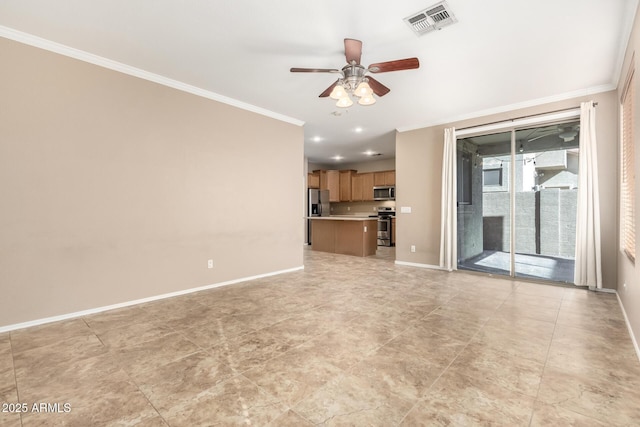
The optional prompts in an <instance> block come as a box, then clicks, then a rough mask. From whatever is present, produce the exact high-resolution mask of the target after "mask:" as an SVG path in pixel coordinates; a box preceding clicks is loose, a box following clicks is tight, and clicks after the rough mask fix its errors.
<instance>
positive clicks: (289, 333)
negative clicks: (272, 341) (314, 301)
mask: <svg viewBox="0 0 640 427" xmlns="http://www.w3.org/2000/svg"><path fill="white" fill-rule="evenodd" d="M354 317H359V315H357V314H355V313H350V314H349V315H346V314H344V313H341V312H332V311H324V310H318V309H314V310H311V311H309V312H306V313H304V314H299V315H297V316H295V317H290V318H288V319H285V320H282V321H280V322H278V323H276V324H273V325H271V326H268V327H266V328H264V329H262V330H261V332H266V333H269V334H273V336H274V337H275V338H276V339H277V340H278V341H280V342H283V343H286V344H288V345H290V346H292V347H296V346H298V345H300V344H303V343H305V342H307V341H309V340H311V339H312V338H314V337H317V336H319V335H322V334H325V333H327V332H329V331H332V330H334V329H343V328H346V327H347V326H348V325H350V324H351V321H352V320H353V319H354Z"/></svg>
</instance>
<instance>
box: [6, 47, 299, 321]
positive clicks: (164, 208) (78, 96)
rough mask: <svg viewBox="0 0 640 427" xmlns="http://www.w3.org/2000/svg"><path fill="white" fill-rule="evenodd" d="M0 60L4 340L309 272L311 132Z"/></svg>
mask: <svg viewBox="0 0 640 427" xmlns="http://www.w3.org/2000/svg"><path fill="white" fill-rule="evenodd" d="M0 51H1V52H2V67H0V93H1V94H2V96H1V97H0V99H1V101H0V105H1V106H2V108H1V114H0V196H1V199H2V209H0V289H1V290H2V298H0V327H2V326H7V325H12V324H16V323H21V322H27V321H33V320H37V319H42V318H46V317H49V316H57V315H64V314H67V313H72V312H76V311H81V310H87V309H92V308H97V307H101V306H107V305H111V304H117V303H123V302H127V301H131V300H136V299H141V298H146V297H152V296H156V295H161V294H165V293H170V292H176V291H181V290H186V289H190V288H195V287H199V286H205V285H209V284H215V283H220V282H223V281H229V280H234V279H239V278H243V277H250V276H255V275H261V274H267V273H271V272H277V271H281V270H285V269H291V268H296V267H300V266H302V264H303V260H302V250H301V245H302V242H303V241H304V238H303V235H302V230H303V227H301V225H302V218H301V206H303V194H302V192H301V191H300V188H301V186H302V185H303V182H302V181H301V177H302V176H303V130H302V128H301V127H298V126H295V125H292V124H288V123H285V122H281V121H277V120H274V119H271V118H268V117H265V116H261V115H258V114H255V113H252V112H248V111H245V110H241V109H238V108H234V107H231V106H228V105H225V104H222V103H218V102H215V101H211V100H208V99H204V98H201V97H197V96H195V95H191V94H187V93H183V92H180V91H177V90H174V89H170V88H167V87H164V86H161V85H158V84H155V83H151V82H148V81H145V80H141V79H138V78H134V77H131V76H128V75H124V74H120V73H117V72H114V71H111V70H107V69H103V68H100V67H97V66H94V65H91V64H87V63H84V62H81V61H77V60H74V59H70V58H67V57H64V56H60V55H57V54H54V53H51V52H47V51H43V50H40V49H37V48H33V47H30V46H26V45H22V44H19V43H16V42H13V41H9V40H6V39H1V38H0ZM296 224H298V225H296ZM208 259H213V260H214V264H215V267H214V268H213V269H207V260H208Z"/></svg>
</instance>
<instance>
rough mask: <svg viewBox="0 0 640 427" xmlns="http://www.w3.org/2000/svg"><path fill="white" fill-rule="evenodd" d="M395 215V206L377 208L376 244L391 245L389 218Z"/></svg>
mask: <svg viewBox="0 0 640 427" xmlns="http://www.w3.org/2000/svg"><path fill="white" fill-rule="evenodd" d="M395 215H396V211H395V208H391V207H381V208H378V246H391V232H392V230H391V227H392V225H391V219H392V218H393V217H394V216H395Z"/></svg>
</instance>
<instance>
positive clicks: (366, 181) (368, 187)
mask: <svg viewBox="0 0 640 427" xmlns="http://www.w3.org/2000/svg"><path fill="white" fill-rule="evenodd" d="M360 175H361V176H362V200H363V201H365V202H369V201H373V187H374V184H373V182H374V176H373V175H374V174H373V172H369V173H363V174H360Z"/></svg>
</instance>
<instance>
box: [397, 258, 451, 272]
mask: <svg viewBox="0 0 640 427" xmlns="http://www.w3.org/2000/svg"><path fill="white" fill-rule="evenodd" d="M395 264H396V265H406V266H408V267H418V268H429V269H431V270H442V271H447V270H446V269H444V268H442V267H440V266H439V265H430V264H419V263H417V262H407V261H397V260H396V262H395Z"/></svg>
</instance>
